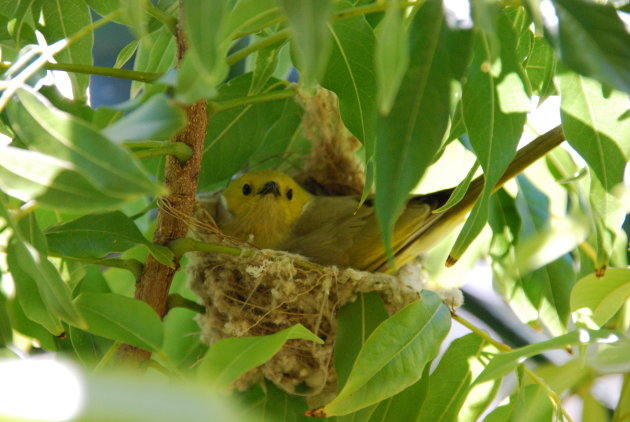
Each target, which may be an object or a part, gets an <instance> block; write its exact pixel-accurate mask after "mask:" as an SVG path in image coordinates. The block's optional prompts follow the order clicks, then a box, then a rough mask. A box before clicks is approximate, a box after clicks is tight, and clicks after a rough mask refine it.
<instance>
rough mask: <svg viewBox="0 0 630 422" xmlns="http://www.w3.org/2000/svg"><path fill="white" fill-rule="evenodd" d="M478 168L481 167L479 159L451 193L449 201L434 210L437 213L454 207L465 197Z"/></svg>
mask: <svg viewBox="0 0 630 422" xmlns="http://www.w3.org/2000/svg"><path fill="white" fill-rule="evenodd" d="M478 169H479V161H475V164H473V166H472V167H471V168H470V170H469V171H468V173H467V174H466V177H465V178H464V180H462V181H461V182H460V184H459V185H457V186H456V187H455V189H454V190H453V193H451V196H449V197H448V201H446V203H445V204H444V205H442V206H441V207H440V208H437V209H435V210H433V212H434V213H436V214H437V213H440V212H444V211H446V210H448V209H449V208H452V207H453V206H454V205H456V204H457V203H459V201H461V200H462V199H463V198H464V195H466V191H467V190H468V187H469V186H470V182H471V181H472V179H473V177H475V173H476V172H477V170H478Z"/></svg>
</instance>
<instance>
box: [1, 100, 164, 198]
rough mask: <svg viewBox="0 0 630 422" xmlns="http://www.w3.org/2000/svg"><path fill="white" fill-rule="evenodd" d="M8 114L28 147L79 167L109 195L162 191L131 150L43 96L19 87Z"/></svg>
mask: <svg viewBox="0 0 630 422" xmlns="http://www.w3.org/2000/svg"><path fill="white" fill-rule="evenodd" d="M7 114H8V116H9V119H10V121H11V126H12V128H13V129H14V130H15V131H16V133H17V134H18V135H19V137H20V139H21V140H22V141H23V142H25V143H26V144H27V146H28V147H29V148H31V149H33V150H36V151H38V152H40V153H42V154H47V155H49V156H51V157H54V158H56V159H57V160H60V161H61V162H62V164H63V165H65V166H66V167H67V168H70V169H76V170H77V171H79V172H81V174H82V175H83V176H85V177H86V178H87V179H89V180H90V182H92V183H93V184H94V185H95V186H97V187H99V188H101V189H103V190H104V191H105V192H106V193H107V194H109V195H112V196H117V197H120V198H123V199H132V198H136V197H137V196H138V195H141V194H155V195H157V194H160V193H161V189H160V188H159V186H158V185H156V184H155V183H153V182H152V181H151V180H150V179H149V178H148V176H147V174H146V173H145V172H144V171H143V170H142V169H141V168H140V166H139V165H138V163H137V162H136V161H135V160H134V159H133V158H132V157H131V155H130V153H129V152H128V151H126V150H125V149H123V148H122V147H120V146H118V145H116V144H114V143H112V142H111V141H109V139H107V138H105V137H104V136H103V135H101V134H100V132H98V131H97V130H96V129H94V128H93V127H92V126H90V125H89V124H87V123H86V122H84V121H82V120H79V119H76V118H75V117H74V116H72V115H69V114H66V113H64V112H61V111H59V110H56V109H55V108H54V107H52V106H51V105H50V103H48V101H46V99H45V98H43V97H41V96H40V95H38V94H34V93H32V92H29V91H26V90H24V89H20V90H19V91H18V92H17V98H16V100H14V101H11V102H10V103H9V105H8V107H7Z"/></svg>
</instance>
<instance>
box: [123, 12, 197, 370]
mask: <svg viewBox="0 0 630 422" xmlns="http://www.w3.org/2000/svg"><path fill="white" fill-rule="evenodd" d="M181 16H182V15H181V14H180V22H179V24H178V27H177V61H178V63H179V62H181V60H182V58H183V56H184V53H185V51H186V41H185V37H184V34H183V31H182V28H181V21H182V19H181ZM184 110H185V112H186V117H187V119H188V124H187V126H186V128H185V129H184V130H183V131H182V132H180V133H178V134H177V135H175V137H174V138H173V139H171V142H184V143H185V144H187V145H188V146H190V147H191V148H192V149H193V155H192V157H191V158H190V159H189V160H188V161H186V163H185V164H181V163H180V162H179V161H178V160H177V159H176V158H175V157H172V156H168V157H167V160H166V168H165V176H164V179H165V180H164V183H165V185H166V188H167V189H168V192H169V193H168V195H167V196H166V197H163V198H162V201H163V202H165V203H166V204H167V205H168V208H170V209H172V211H173V212H165V211H164V210H163V209H162V207H160V209H159V211H158V216H157V225H156V229H155V233H154V234H153V242H154V243H156V244H158V245H164V244H166V243H168V242H170V241H172V240H175V239H178V238H181V237H184V236H186V234H187V233H188V225H187V220H188V219H187V218H186V217H189V216H192V213H193V210H194V207H195V195H196V193H197V186H198V182H199V171H200V168H201V158H202V155H203V145H204V137H205V134H206V129H207V126H208V115H207V113H206V101H205V100H202V101H199V102H197V103H195V104H191V105H189V106H186V107H184ZM174 215H177V216H178V217H175V216H174ZM177 264H178V263H177ZM176 271H177V268H169V267H167V266H165V265H162V264H160V263H159V262H157V261H156V260H155V259H153V257H152V256H149V257H148V258H147V261H146V262H145V264H144V267H143V270H142V273H141V275H140V278H139V279H138V282H137V284H136V294H135V297H136V299H140V300H143V301H145V302H147V303H148V304H149V305H151V307H152V308H153V309H155V311H156V312H157V313H158V315H159V316H160V318H164V315H166V312H167V311H168V307H167V299H168V291H169V288H170V286H171V282H172V281H173V276H174V275H175V272H176ZM150 355H151V353H150V352H148V351H146V350H142V349H138V348H136V347H132V346H129V345H124V346H123V347H122V348H121V350H120V354H119V356H120V357H122V358H123V359H124V360H128V361H133V362H137V363H141V362H143V361H145V360H147V359H148V358H149V357H150Z"/></svg>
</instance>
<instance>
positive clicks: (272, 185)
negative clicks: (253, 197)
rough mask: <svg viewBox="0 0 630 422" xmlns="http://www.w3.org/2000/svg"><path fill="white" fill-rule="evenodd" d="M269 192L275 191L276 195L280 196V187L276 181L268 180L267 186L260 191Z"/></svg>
mask: <svg viewBox="0 0 630 422" xmlns="http://www.w3.org/2000/svg"><path fill="white" fill-rule="evenodd" d="M268 193H273V194H274V196H280V187H279V186H278V184H277V183H276V182H273V181H271V182H267V183H265V186H263V187H262V189H261V190H259V191H258V195H267V194H268Z"/></svg>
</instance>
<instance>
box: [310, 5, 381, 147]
mask: <svg viewBox="0 0 630 422" xmlns="http://www.w3.org/2000/svg"><path fill="white" fill-rule="evenodd" d="M341 4H342V5H347V3H345V2H344V3H341ZM328 30H329V32H330V37H331V39H332V42H331V50H330V58H329V60H328V65H327V66H326V68H325V72H324V74H323V77H322V79H321V85H322V86H323V87H324V88H326V89H329V90H331V91H333V92H335V93H336V94H337V96H338V98H339V112H340V113H341V118H342V120H343V122H344V125H345V126H346V127H347V128H348V130H350V132H352V134H353V135H354V136H356V137H357V139H359V141H361V142H362V143H363V145H364V146H365V148H366V157H368V158H369V157H371V155H372V154H373V152H374V137H375V120H376V75H375V74H374V69H373V68H372V62H373V61H374V48H375V45H376V39H375V37H374V33H373V31H372V28H371V27H370V25H369V24H368V23H367V21H366V20H365V18H364V17H363V16H358V17H356V18H352V19H344V20H341V21H337V22H333V23H331V24H329V25H328Z"/></svg>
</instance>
